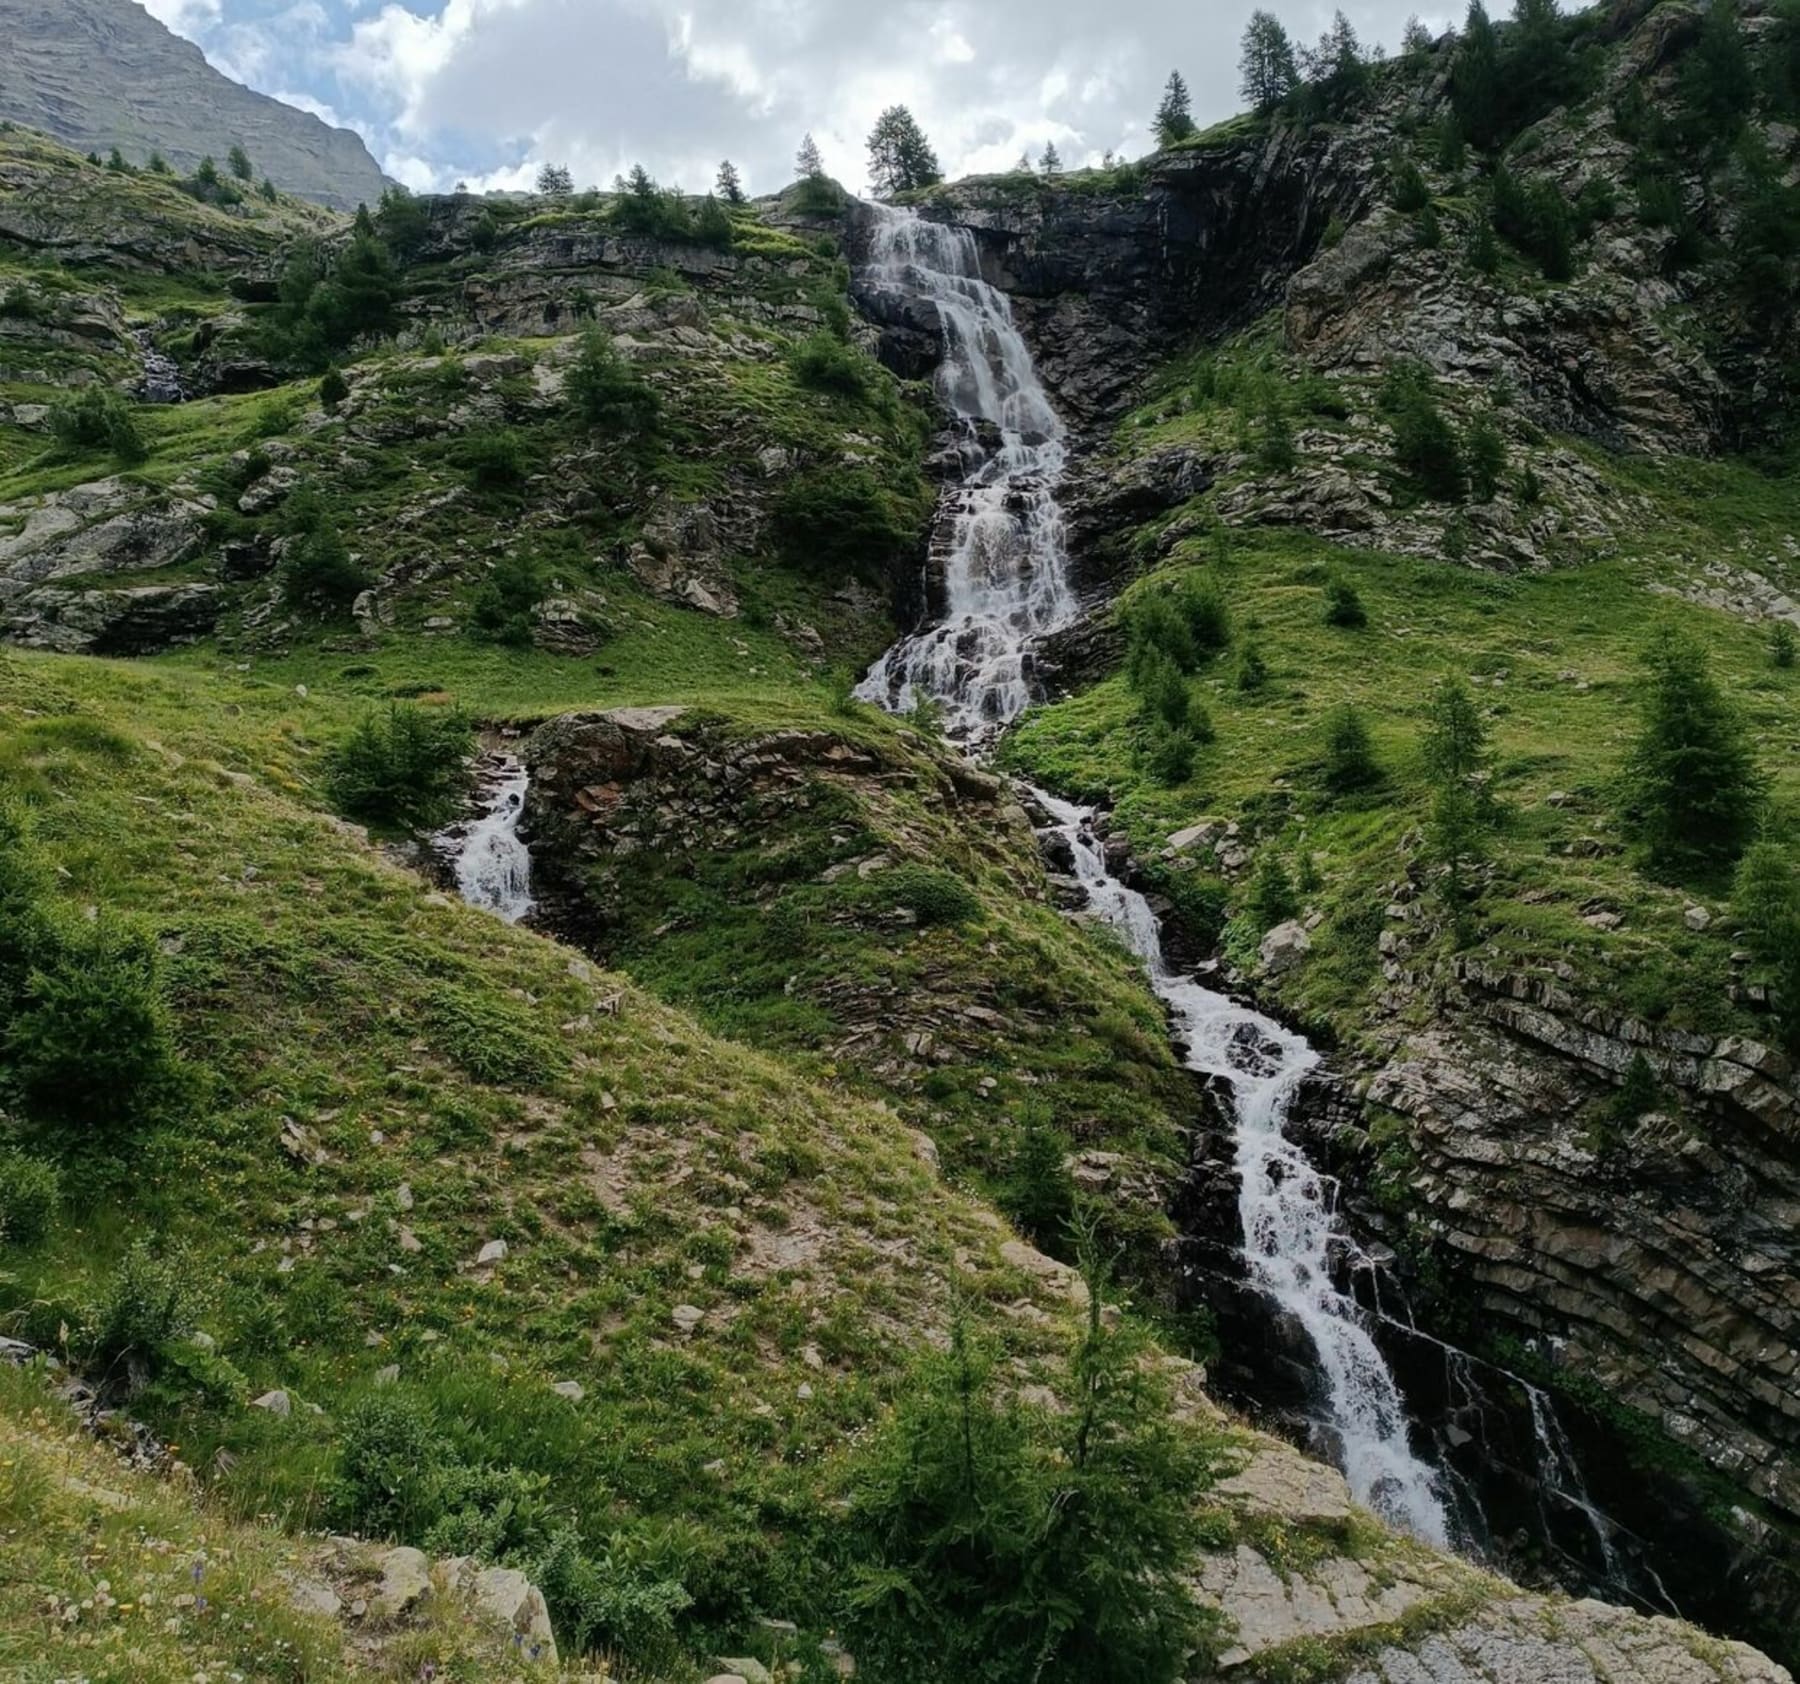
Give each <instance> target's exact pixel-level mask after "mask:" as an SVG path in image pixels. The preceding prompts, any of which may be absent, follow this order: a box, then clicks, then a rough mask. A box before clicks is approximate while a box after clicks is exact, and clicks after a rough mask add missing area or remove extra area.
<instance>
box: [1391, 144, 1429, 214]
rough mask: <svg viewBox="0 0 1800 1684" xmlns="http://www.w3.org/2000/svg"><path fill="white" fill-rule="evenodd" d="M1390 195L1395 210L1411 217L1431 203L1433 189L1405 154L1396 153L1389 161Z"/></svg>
mask: <svg viewBox="0 0 1800 1684" xmlns="http://www.w3.org/2000/svg"><path fill="white" fill-rule="evenodd" d="M1388 193H1389V195H1390V197H1391V198H1392V199H1393V201H1394V209H1395V210H1399V211H1405V212H1406V213H1407V215H1409V216H1411V215H1413V214H1415V213H1416V212H1418V211H1422V210H1424V209H1425V207H1426V206H1427V205H1429V204H1430V203H1431V189H1430V188H1429V187H1427V186H1426V185H1425V177H1424V176H1422V175H1421V174H1420V173H1419V166H1418V165H1417V164H1415V163H1414V162H1413V161H1412V159H1411V158H1409V157H1407V156H1406V155H1405V153H1396V154H1395V156H1394V157H1393V158H1391V159H1390V160H1389V161H1388Z"/></svg>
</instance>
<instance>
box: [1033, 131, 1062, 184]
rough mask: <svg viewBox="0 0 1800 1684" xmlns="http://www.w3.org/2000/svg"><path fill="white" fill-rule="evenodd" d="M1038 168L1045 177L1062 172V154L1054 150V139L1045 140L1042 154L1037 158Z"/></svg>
mask: <svg viewBox="0 0 1800 1684" xmlns="http://www.w3.org/2000/svg"><path fill="white" fill-rule="evenodd" d="M1038 168H1039V169H1041V170H1042V171H1043V172H1044V174H1045V176H1046V177H1051V178H1053V177H1055V176H1059V175H1061V174H1062V154H1061V153H1060V152H1058V151H1057V150H1056V142H1055V141H1053V140H1052V141H1048V142H1046V144H1045V146H1044V155H1043V157H1041V158H1040V159H1038Z"/></svg>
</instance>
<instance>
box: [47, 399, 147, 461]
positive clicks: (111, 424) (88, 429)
mask: <svg viewBox="0 0 1800 1684" xmlns="http://www.w3.org/2000/svg"><path fill="white" fill-rule="evenodd" d="M50 436H51V437H52V438H54V439H55V440H56V442H57V444H59V445H60V446H61V447H62V448H63V449H64V450H66V451H68V452H69V453H70V454H71V455H73V454H76V453H79V452H82V451H91V450H110V451H111V452H112V453H113V455H114V456H116V457H117V458H118V459H119V460H120V461H121V462H124V463H126V464H128V465H133V464H136V463H138V462H141V461H143V459H144V457H145V456H146V455H148V454H149V453H148V451H147V450H146V449H145V446H144V441H143V438H142V436H141V435H140V434H139V432H138V429H137V422H136V421H134V420H133V419H132V414H131V406H130V405H129V404H128V403H126V401H125V400H124V398H122V397H121V396H120V395H119V394H118V393H117V392H115V391H113V389H112V388H111V387H110V386H84V387H82V389H81V390H80V391H78V392H74V393H71V394H70V395H68V396H67V397H63V398H59V399H58V400H57V401H56V403H55V404H53V405H52V406H51V410H50Z"/></svg>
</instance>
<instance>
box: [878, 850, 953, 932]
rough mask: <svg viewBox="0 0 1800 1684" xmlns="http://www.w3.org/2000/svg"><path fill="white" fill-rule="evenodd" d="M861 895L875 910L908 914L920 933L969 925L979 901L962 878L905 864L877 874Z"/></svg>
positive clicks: (928, 868) (930, 868) (921, 866)
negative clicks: (947, 926) (921, 931)
mask: <svg viewBox="0 0 1800 1684" xmlns="http://www.w3.org/2000/svg"><path fill="white" fill-rule="evenodd" d="M865 893H866V894H867V896H868V898H869V900H870V901H871V903H873V904H874V905H876V906H879V907H882V908H885V909H888V910H895V911H897V910H905V911H908V912H911V913H912V914H913V915H914V917H916V918H917V919H918V921H919V927H920V928H921V929H930V928H931V927H932V926H934V925H938V924H950V925H955V924H972V923H974V921H975V920H976V919H978V918H979V917H980V916H981V901H980V899H979V898H978V897H977V895H976V893H975V891H974V890H973V889H971V888H970V887H969V885H968V884H967V883H965V882H964V881H963V880H962V878H960V877H957V876H955V875H954V874H953V873H951V872H948V871H939V870H936V869H935V868H934V867H932V866H928V865H917V864H912V863H908V864H905V865H897V866H895V867H893V869H892V870H889V871H884V872H881V873H879V874H878V875H877V876H875V877H873V878H871V879H870V881H869V884H868V887H867V889H866V890H865Z"/></svg>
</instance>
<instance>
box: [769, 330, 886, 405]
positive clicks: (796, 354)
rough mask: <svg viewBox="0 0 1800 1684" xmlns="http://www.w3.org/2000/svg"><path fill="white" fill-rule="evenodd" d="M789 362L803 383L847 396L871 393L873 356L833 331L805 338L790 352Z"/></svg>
mask: <svg viewBox="0 0 1800 1684" xmlns="http://www.w3.org/2000/svg"><path fill="white" fill-rule="evenodd" d="M788 366H789V367H790V368H791V369H792V370H793V371H794V378H795V379H796V380H798V381H799V382H800V384H801V385H802V386H806V387H810V388H811V389H812V390H813V391H815V392H836V393H838V394H839V395H840V396H842V397H847V398H863V397H867V396H868V394H869V391H870V387H871V382H872V380H873V379H874V378H875V373H874V369H873V367H872V365H871V364H870V363H869V360H868V359H867V358H866V357H864V356H863V355H861V353H860V352H858V351H857V350H856V348H855V347H854V346H852V345H848V344H846V343H845V342H844V341H843V340H841V339H839V338H838V337H837V335H836V334H833V333H830V332H820V333H815V334H811V335H809V336H808V337H807V338H805V339H803V340H801V341H800V343H799V344H798V345H796V346H795V347H794V348H793V350H792V351H791V352H790V353H789V355H788Z"/></svg>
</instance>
